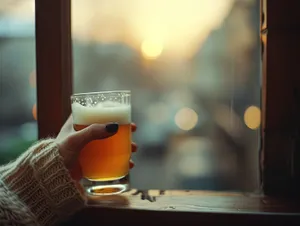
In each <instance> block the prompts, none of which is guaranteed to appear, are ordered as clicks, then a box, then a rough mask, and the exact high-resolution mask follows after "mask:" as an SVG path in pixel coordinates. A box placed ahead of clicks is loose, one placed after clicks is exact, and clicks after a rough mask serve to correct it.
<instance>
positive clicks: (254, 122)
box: [244, 106, 261, 130]
mask: <svg viewBox="0 0 300 226" xmlns="http://www.w3.org/2000/svg"><path fill="white" fill-rule="evenodd" d="M244 121H245V124H246V126H247V127H248V128H250V129H253V130H255V129H257V128H259V126H260V123H261V111H260V109H259V108H258V107H256V106H250V107H248V108H247V109H246V111H245V114H244Z"/></svg>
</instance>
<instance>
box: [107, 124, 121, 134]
mask: <svg viewBox="0 0 300 226" xmlns="http://www.w3.org/2000/svg"><path fill="white" fill-rule="evenodd" d="M105 129H106V131H107V132H108V133H116V132H117V131H118V129H119V125H118V123H110V124H107V125H106V127H105Z"/></svg>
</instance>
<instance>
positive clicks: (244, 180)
mask: <svg viewBox="0 0 300 226" xmlns="http://www.w3.org/2000/svg"><path fill="white" fill-rule="evenodd" d="M259 18H260V17H259V0H185V1H183V0H172V1H171V0H164V1H161V0H151V1H150V0H94V1H93V0H88V1H86V0H74V1H72V38H73V60H74V92H75V93H76V92H94V91H103V90H120V89H121V90H123V89H129V90H131V91H132V120H133V121H134V122H135V123H136V124H137V125H138V131H137V132H136V133H135V134H134V135H133V140H134V141H135V142H137V143H138V144H139V151H138V153H136V154H134V155H133V160H134V161H135V162H136V165H135V167H134V169H132V172H131V184H132V187H135V188H139V189H150V188H157V189H209V190H242V191H253V190H254V189H256V188H258V184H259V183H258V169H259V168H258V153H259V145H260V144H259V139H260V132H259V131H260V124H261V119H260V90H261V87H260V85H261V83H260V40H259V25H260V19H259Z"/></svg>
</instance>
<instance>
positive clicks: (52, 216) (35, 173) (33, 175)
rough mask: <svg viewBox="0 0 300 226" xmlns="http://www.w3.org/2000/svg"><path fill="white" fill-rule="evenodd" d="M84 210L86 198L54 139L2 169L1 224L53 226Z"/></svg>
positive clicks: (46, 141) (31, 149)
mask: <svg viewBox="0 0 300 226" xmlns="http://www.w3.org/2000/svg"><path fill="white" fill-rule="evenodd" d="M82 207H84V197H83V196H82V195H81V193H80V192H79V190H78V189H77V187H76V183H75V182H74V181H73V180H72V179H71V177H70V174H69V172H68V170H67V169H66V168H65V166H64V164H63V159H62V157H61V156H60V154H59V151H58V146H57V145H56V144H55V143H54V142H53V140H52V139H47V140H42V141H39V142H38V143H36V144H35V145H33V146H32V147H31V148H29V150H27V151H26V152H24V153H23V154H22V155H21V156H20V157H19V158H17V159H16V160H15V161H13V162H11V163H9V164H7V165H5V166H2V167H1V168H0V225H53V224H56V223H58V222H60V221H62V220H64V219H65V218H66V217H68V216H70V215H71V214H74V213H75V212H76V211H78V210H80V209H81V208H82Z"/></svg>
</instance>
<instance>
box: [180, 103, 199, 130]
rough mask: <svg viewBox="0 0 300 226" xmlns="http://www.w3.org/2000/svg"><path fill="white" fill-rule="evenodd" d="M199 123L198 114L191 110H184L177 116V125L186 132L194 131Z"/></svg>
mask: <svg viewBox="0 0 300 226" xmlns="http://www.w3.org/2000/svg"><path fill="white" fill-rule="evenodd" d="M197 122H198V114H197V113H196V112H195V111H194V110H193V109H191V108H182V109H180V110H179V111H178V112H177V113H176V115H175V123H176V125H177V126H178V127H179V128H180V129H182V130H185V131H188V130H191V129H193V128H194V127H195V126H196V124H197Z"/></svg>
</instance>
